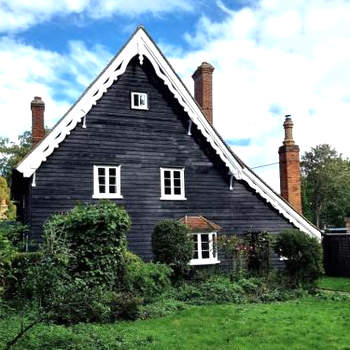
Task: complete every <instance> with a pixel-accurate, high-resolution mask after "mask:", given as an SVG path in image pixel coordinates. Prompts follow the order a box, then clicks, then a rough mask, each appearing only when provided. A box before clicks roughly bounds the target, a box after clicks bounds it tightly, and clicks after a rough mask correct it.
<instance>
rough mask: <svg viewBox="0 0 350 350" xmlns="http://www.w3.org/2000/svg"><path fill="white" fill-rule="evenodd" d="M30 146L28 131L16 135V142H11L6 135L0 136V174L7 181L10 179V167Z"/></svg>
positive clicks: (13, 166)
mask: <svg viewBox="0 0 350 350" xmlns="http://www.w3.org/2000/svg"><path fill="white" fill-rule="evenodd" d="M31 147H32V134H31V132H30V131H26V132H24V133H23V134H22V135H20V136H18V143H14V142H11V141H10V140H9V139H8V138H6V137H0V175H1V176H3V177H5V178H6V180H7V182H8V183H10V181H11V173H12V169H13V168H15V166H16V165H17V164H18V163H19V162H20V161H21V160H22V159H23V158H24V157H25V155H26V154H27V153H28V152H29V151H30V149H31Z"/></svg>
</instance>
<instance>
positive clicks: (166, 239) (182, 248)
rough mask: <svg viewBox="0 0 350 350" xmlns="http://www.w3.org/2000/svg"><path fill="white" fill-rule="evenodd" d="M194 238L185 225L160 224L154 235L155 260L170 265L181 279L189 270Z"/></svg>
mask: <svg viewBox="0 0 350 350" xmlns="http://www.w3.org/2000/svg"><path fill="white" fill-rule="evenodd" d="M192 246H193V243H192V238H191V236H190V235H189V233H188V230H187V228H186V226H185V225H184V224H182V223H181V222H179V221H176V220H164V221H161V222H159V223H158V224H157V225H156V227H155V228H154V231H153V234H152V250H153V254H154V260H155V261H157V262H160V263H163V264H167V265H169V266H170V267H171V268H172V269H173V270H174V274H175V277H181V276H183V275H184V274H185V273H187V272H188V270H189V265H188V263H189V261H190V260H191V258H192V254H193V247H192Z"/></svg>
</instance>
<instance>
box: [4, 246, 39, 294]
mask: <svg viewBox="0 0 350 350" xmlns="http://www.w3.org/2000/svg"><path fill="white" fill-rule="evenodd" d="M41 258H42V254H41V252H17V253H15V255H14V256H13V258H12V260H11V266H10V267H9V268H8V269H7V270H6V274H5V297H6V298H13V297H15V296H16V294H17V293H18V291H21V297H22V298H23V297H24V298H28V299H30V298H31V297H32V294H33V290H32V289H31V288H30V286H29V285H28V284H27V283H26V279H27V277H28V274H29V272H30V269H31V268H32V267H33V266H35V265H37V264H38V263H39V262H40V260H41Z"/></svg>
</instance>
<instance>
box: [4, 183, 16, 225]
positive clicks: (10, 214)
mask: <svg viewBox="0 0 350 350" xmlns="http://www.w3.org/2000/svg"><path fill="white" fill-rule="evenodd" d="M2 199H5V201H6V204H7V206H8V209H7V211H6V212H5V213H4V214H5V216H6V218H7V219H9V220H12V219H15V218H16V206H15V205H14V204H13V203H12V202H11V198H10V189H9V187H8V185H7V181H6V179H5V178H4V177H1V176H0V204H1V201H2ZM0 214H1V213H0ZM0 220H1V216H0Z"/></svg>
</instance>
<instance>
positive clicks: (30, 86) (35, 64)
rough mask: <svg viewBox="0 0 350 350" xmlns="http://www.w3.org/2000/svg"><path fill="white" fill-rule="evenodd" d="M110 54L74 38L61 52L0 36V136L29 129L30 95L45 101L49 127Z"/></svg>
mask: <svg viewBox="0 0 350 350" xmlns="http://www.w3.org/2000/svg"><path fill="white" fill-rule="evenodd" d="M110 57H111V55H110V54H109V53H108V52H106V51H105V50H104V49H103V48H102V47H100V46H96V47H92V48H90V49H87V48H86V47H85V45H84V44H83V43H81V42H77V41H75V42H70V43H69V52H68V53H67V54H66V55H61V54H58V53H55V52H52V51H47V50H40V49H35V48H34V47H32V46H29V45H25V44H23V43H21V42H18V41H15V40H13V39H9V38H2V39H0V81H1V84H0V118H1V119H0V121H1V125H2V127H1V130H0V135H1V136H7V137H9V138H11V139H12V140H16V138H17V136H18V135H19V134H21V133H22V132H23V131H25V130H30V128H31V111H30V101H31V100H32V99H33V97H34V96H41V97H42V98H43V100H44V101H45V103H46V108H45V123H46V125H47V126H49V127H52V126H53V125H54V123H55V122H56V121H57V120H58V119H59V118H60V117H61V116H62V115H63V114H64V113H65V112H66V111H67V110H68V108H69V107H70V105H71V102H74V100H75V99H77V98H78V96H79V94H80V93H81V92H82V91H83V89H84V88H85V87H87V86H88V84H89V83H90V82H91V81H92V80H93V79H94V78H95V77H96V76H97V74H98V73H99V72H100V71H101V70H102V68H103V67H104V66H105V65H106V64H107V62H108V60H109V58H110ZM68 76H69V79H68ZM58 94H59V96H58Z"/></svg>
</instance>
